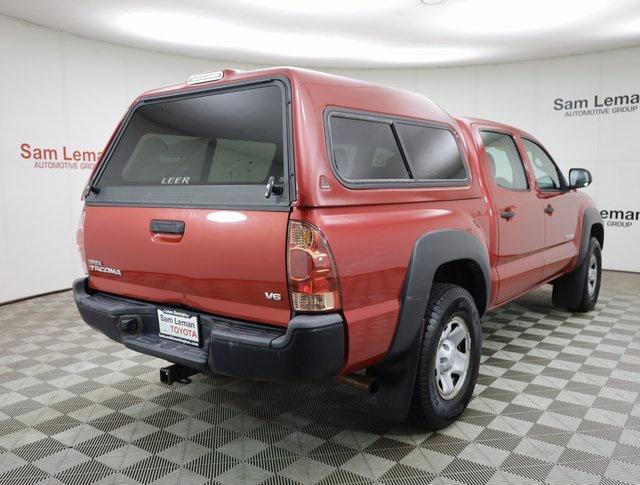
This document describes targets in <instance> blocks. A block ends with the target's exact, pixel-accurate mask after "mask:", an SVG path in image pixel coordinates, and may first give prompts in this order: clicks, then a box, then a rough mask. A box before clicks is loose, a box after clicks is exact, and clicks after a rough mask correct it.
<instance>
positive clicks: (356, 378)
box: [337, 374, 380, 394]
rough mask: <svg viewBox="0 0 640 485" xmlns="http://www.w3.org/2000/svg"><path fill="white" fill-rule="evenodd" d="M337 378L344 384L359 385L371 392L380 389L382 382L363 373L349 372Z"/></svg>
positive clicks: (358, 386)
mask: <svg viewBox="0 0 640 485" xmlns="http://www.w3.org/2000/svg"><path fill="white" fill-rule="evenodd" d="M337 380H338V381H339V382H341V383H343V384H349V385H350V386H354V387H357V388H358V389H361V390H363V391H366V392H368V393H370V394H375V393H376V392H378V391H379V390H380V382H379V381H378V379H374V378H373V377H368V376H365V375H362V374H347V375H344V376H339V377H338V378H337Z"/></svg>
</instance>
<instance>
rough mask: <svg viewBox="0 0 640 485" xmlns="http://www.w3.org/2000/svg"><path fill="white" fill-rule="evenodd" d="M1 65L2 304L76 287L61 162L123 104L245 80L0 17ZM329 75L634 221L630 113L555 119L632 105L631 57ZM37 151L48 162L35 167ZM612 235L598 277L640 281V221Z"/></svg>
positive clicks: (70, 194)
mask: <svg viewBox="0 0 640 485" xmlns="http://www.w3.org/2000/svg"><path fill="white" fill-rule="evenodd" d="M0 63H1V64H0V65H1V66H2V73H3V75H2V76H0V107H1V109H0V133H1V135H0V268H1V269H0V302H3V301H10V300H13V299H17V298H22V297H26V296H29V295H34V294H40V293H44V292H48V291H54V290H58V289H64V288H68V287H69V286H70V284H71V281H72V280H73V279H74V278H75V277H77V276H78V275H80V274H81V273H82V269H81V265H80V261H79V258H78V257H77V254H76V248H75V230H76V226H77V222H78V216H79V212H80V207H81V203H80V192H81V190H82V187H83V186H84V183H85V181H86V178H87V176H88V175H89V172H90V169H89V165H90V164H88V165H86V166H84V165H83V162H82V161H78V162H75V161H74V160H65V157H66V158H73V155H72V154H73V151H76V150H77V151H80V152H83V151H87V152H98V151H100V150H102V148H103V146H104V144H105V143H106V141H107V138H108V137H109V135H110V134H111V132H112V130H113V128H114V126H115V124H116V123H117V121H118V120H119V119H120V117H121V116H122V114H123V113H124V111H125V110H126V108H127V106H128V105H129V103H130V102H131V101H132V100H133V98H134V97H135V96H137V95H138V94H140V93H141V92H143V91H145V90H147V89H152V88H155V87H159V86H163V85H167V84H173V83H177V82H182V81H183V80H184V79H185V78H186V77H187V76H188V75H189V74H192V73H195V72H202V71H207V70H214V69H218V68H222V67H235V68H240V69H247V68H251V67H252V66H248V65H245V64H235V65H233V64H230V63H228V62H217V61H211V60H203V59H194V58H187V57H179V56H174V55H165V54H160V53H156V52H150V51H143V50H139V49H133V48H128V47H123V46H118V45H114V44H109V43H105V42H100V41H94V40H89V39H85V38H80V37H77V36H73V35H70V34H65V33H61V32H57V31H54V30H50V29H46V28H42V27H36V26H33V25H30V24H26V23H23V22H20V21H16V20H13V19H9V18H7V17H3V16H0ZM256 67H257V66H256ZM324 70H325V71H329V70H328V69H324ZM330 71H331V72H334V73H336V74H343V75H347V76H351V77H356V78H361V79H366V80H370V81H375V82H379V83H382V84H387V85H391V86H396V87H400V88H404V89H409V90H412V91H417V92H420V93H423V94H425V95H427V96H429V97H430V98H432V99H433V100H434V101H436V102H437V103H439V104H440V105H441V106H443V107H444V108H445V109H446V110H447V111H449V112H451V113H453V114H461V115H470V116H479V117H486V118H490V119H495V120H498V121H502V122H505V123H511V124H514V125H516V126H519V127H520V128H523V129H525V130H528V131H530V132H531V133H532V134H534V135H536V136H538V137H539V138H540V139H541V140H543V141H544V143H545V144H546V145H547V147H548V148H549V150H550V151H551V152H552V154H553V155H554V156H555V158H556V159H557V160H558V161H559V163H560V165H561V167H562V168H563V170H564V171H565V172H566V171H567V170H568V169H569V168H570V167H573V166H582V167H586V168H589V169H590V170H591V171H592V172H593V175H594V179H595V183H594V185H593V186H592V187H591V188H589V189H588V192H589V193H590V194H591V195H593V196H594V197H595V198H596V199H597V201H598V203H599V205H600V207H601V208H602V209H606V210H608V211H618V210H623V211H634V212H635V211H640V191H638V190H637V189H636V185H637V182H636V181H637V180H639V179H640V160H639V157H640V155H639V154H640V136H639V135H638V134H637V132H638V127H639V126H640V113H639V111H640V110H639V109H636V110H635V111H633V112H617V113H613V112H612V111H613V110H612V109H611V108H609V113H608V114H589V113H579V114H580V116H578V115H576V116H566V115H567V114H571V112H572V110H568V111H567V110H555V109H554V100H556V99H557V98H563V99H583V98H584V99H587V100H588V103H589V107H590V108H593V103H594V96H596V95H597V96H599V99H600V100H602V99H603V98H604V97H607V96H619V95H625V94H633V93H638V92H639V91H640V88H639V86H638V83H637V80H638V79H640V48H631V49H624V50H618V51H609V52H604V53H597V54H587V55H581V56H573V57H565V58H558V59H547V60H540V61H530V62H519V63H511V64H501V65H484V66H474V67H461V68H442V69H403V70H380V69H376V70H364V69H357V70H356V69H333V70H330ZM632 106H635V107H636V108H638V107H640V105H639V104H635V105H632ZM26 145H28V147H27V146H26ZM36 148H41V149H49V150H50V151H49V152H48V153H49V155H51V158H55V159H52V160H48V161H44V160H42V159H40V160H38V159H37V157H36V150H35V149H36ZM51 150H55V153H53V152H52V151H51ZM86 156H87V157H89V158H90V157H91V154H87V155H86ZM83 166H84V168H83ZM58 167H61V168H58ZM618 222H620V221H618ZM620 224H621V225H622V226H625V225H626V227H616V226H609V227H607V228H606V244H605V267H607V268H610V269H618V270H626V271H638V272H640V244H638V236H639V235H640V229H638V227H639V224H640V221H621V222H620ZM627 224H628V225H627Z"/></svg>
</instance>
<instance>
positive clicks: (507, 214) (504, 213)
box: [500, 210, 516, 220]
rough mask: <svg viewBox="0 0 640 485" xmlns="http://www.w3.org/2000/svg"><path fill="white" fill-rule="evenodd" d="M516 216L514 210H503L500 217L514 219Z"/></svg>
mask: <svg viewBox="0 0 640 485" xmlns="http://www.w3.org/2000/svg"><path fill="white" fill-rule="evenodd" d="M515 216H516V213H515V212H514V211H511V210H509V211H502V212H501V213H500V217H502V218H503V219H506V220H509V219H513V218H514V217H515Z"/></svg>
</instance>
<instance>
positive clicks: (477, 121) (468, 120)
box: [455, 116, 538, 141]
mask: <svg viewBox="0 0 640 485" xmlns="http://www.w3.org/2000/svg"><path fill="white" fill-rule="evenodd" d="M455 118H456V119H457V120H458V121H460V122H462V123H465V124H468V125H483V126H490V127H494V128H497V129H503V130H508V131H512V132H514V133H520V134H521V135H523V136H524V137H526V138H531V139H533V140H535V141H538V140H537V138H536V137H535V136H533V135H532V134H530V133H528V132H527V131H525V130H523V129H521V128H518V127H516V126H513V125H507V124H506V123H500V122H498V121H492V120H487V119H484V118H474V117H472V116H456V117H455Z"/></svg>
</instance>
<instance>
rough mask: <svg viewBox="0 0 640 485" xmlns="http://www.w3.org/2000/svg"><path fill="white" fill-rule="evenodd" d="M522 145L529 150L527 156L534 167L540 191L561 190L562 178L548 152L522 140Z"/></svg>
mask: <svg viewBox="0 0 640 485" xmlns="http://www.w3.org/2000/svg"><path fill="white" fill-rule="evenodd" d="M522 143H523V144H524V146H525V149H526V150H527V156H528V157H529V161H530V162H531V165H532V166H533V173H534V175H535V177H536V183H537V184H538V188H539V189H540V190H561V189H562V178H561V175H560V171H559V170H558V167H556V164H555V163H554V162H553V160H551V158H550V157H549V155H547V152H545V151H544V150H543V149H542V147H541V146H540V145H538V144H537V143H534V142H532V141H531V140H527V139H525V138H523V139H522Z"/></svg>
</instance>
